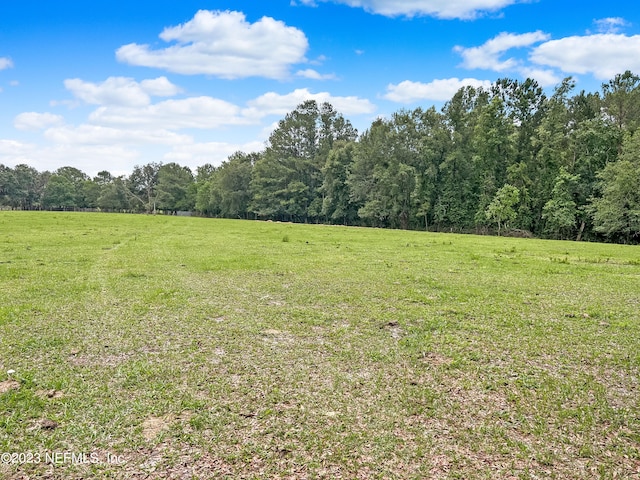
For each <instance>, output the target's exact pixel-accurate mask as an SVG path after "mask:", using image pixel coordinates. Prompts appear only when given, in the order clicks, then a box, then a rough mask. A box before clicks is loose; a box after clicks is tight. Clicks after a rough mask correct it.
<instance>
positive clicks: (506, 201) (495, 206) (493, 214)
mask: <svg viewBox="0 0 640 480" xmlns="http://www.w3.org/2000/svg"><path fill="white" fill-rule="evenodd" d="M519 201H520V191H519V190H518V189H517V188H516V187H514V186H513V185H509V184H506V185H504V186H503V187H502V188H500V190H498V191H497V192H496V195H495V197H493V200H492V201H491V203H490V204H489V206H488V207H487V210H486V213H485V215H486V216H487V220H490V221H492V222H493V223H497V224H498V235H500V230H501V227H502V226H506V225H508V224H509V222H511V221H513V220H515V218H516V211H515V210H514V209H513V207H514V206H515V205H516V204H517V203H518V202H519Z"/></svg>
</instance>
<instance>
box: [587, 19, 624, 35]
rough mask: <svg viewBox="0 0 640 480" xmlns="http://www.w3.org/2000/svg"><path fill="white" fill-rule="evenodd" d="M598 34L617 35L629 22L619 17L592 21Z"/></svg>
mask: <svg viewBox="0 0 640 480" xmlns="http://www.w3.org/2000/svg"><path fill="white" fill-rule="evenodd" d="M593 23H594V24H595V25H596V28H597V29H598V32H599V33H618V32H619V31H620V30H621V29H622V28H624V27H627V26H628V25H629V22H627V21H626V20H625V19H624V18H620V17H608V18H601V19H598V20H594V21H593Z"/></svg>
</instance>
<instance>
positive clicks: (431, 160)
mask: <svg viewBox="0 0 640 480" xmlns="http://www.w3.org/2000/svg"><path fill="white" fill-rule="evenodd" d="M574 90H575V82H574V81H573V79H571V78H567V79H565V80H564V81H563V82H562V83H561V84H560V85H558V86H557V87H556V88H555V90H554V91H553V93H552V94H551V96H548V95H546V94H545V93H544V90H543V89H542V88H541V87H540V86H539V85H538V84H537V83H536V81H535V80H531V79H527V80H525V81H517V80H512V79H501V80H498V81H497V82H496V83H495V84H493V85H492V87H491V88H490V89H487V90H485V89H481V88H472V87H465V88H463V89H461V90H459V91H458V92H457V93H456V94H455V95H454V96H453V98H452V99H451V100H450V101H448V102H447V103H446V104H445V105H444V107H443V108H442V110H440V111H438V110H436V109H435V108H433V107H432V108H429V109H427V110H424V109H422V108H417V109H415V110H401V111H398V112H397V113H395V114H393V115H392V116H391V117H390V118H385V119H377V120H375V121H374V122H373V123H372V125H371V126H370V128H369V129H368V130H366V131H365V132H363V133H362V134H361V135H359V134H358V132H357V131H356V130H355V129H354V128H353V126H352V125H351V123H350V122H349V121H348V120H347V119H345V118H344V117H343V116H342V115H341V114H340V113H339V112H336V111H335V110H334V109H333V107H332V106H331V105H330V104H327V103H325V104H322V105H318V104H317V103H316V102H315V101H307V102H305V103H303V104H301V105H299V106H298V107H297V108H296V109H295V110H294V111H292V112H290V113H289V114H287V115H286V117H285V118H284V119H282V120H280V122H279V124H278V126H277V128H276V129H275V130H274V131H273V133H272V134H271V136H270V138H269V140H268V142H267V144H266V146H265V149H264V150H263V151H262V152H259V153H251V154H246V153H242V152H238V153H235V154H234V155H232V156H230V157H229V158H228V159H227V161H225V162H224V163H223V164H222V165H220V166H219V167H214V166H212V165H203V166H201V167H198V168H197V169H196V171H195V172H192V171H191V170H190V169H189V168H187V167H182V166H180V165H178V164H176V163H168V164H161V163H150V164H147V165H142V166H136V167H135V168H134V170H133V172H132V173H131V174H130V175H129V176H119V177H114V176H113V175H111V174H110V173H109V172H108V171H106V170H105V171H101V172H100V173H98V175H97V176H96V177H95V178H93V179H91V178H89V177H88V176H87V175H86V174H84V173H83V172H82V171H80V170H78V169H76V168H73V167H62V168H60V169H58V170H56V171H55V172H38V171H36V170H35V169H33V168H31V167H29V166H27V165H17V166H16V167H14V168H9V167H6V166H4V165H0V205H1V206H4V207H5V208H17V209H71V210H72V209H83V208H90V209H99V210H102V211H130V212H147V213H151V212H156V211H163V212H176V211H183V210H185V211H195V212H198V213H199V214H201V215H206V216H216V217H230V218H256V219H271V220H281V221H293V222H318V223H332V224H344V225H363V226H375V227H388V228H403V229H428V230H446V231H457V232H477V233H489V232H490V233H494V232H495V233H498V234H504V233H509V234H520V235H535V236H540V237H548V238H562V239H576V240H580V239H588V240H607V241H616V242H625V243H637V242H638V241H640V134H636V130H637V129H638V126H640V77H638V76H636V75H634V74H632V73H631V72H626V73H624V74H620V75H617V76H616V77H615V78H614V79H612V80H610V81H609V82H607V83H604V84H603V85H602V89H601V91H600V92H594V93H586V92H585V91H581V92H580V93H577V94H576V93H574Z"/></svg>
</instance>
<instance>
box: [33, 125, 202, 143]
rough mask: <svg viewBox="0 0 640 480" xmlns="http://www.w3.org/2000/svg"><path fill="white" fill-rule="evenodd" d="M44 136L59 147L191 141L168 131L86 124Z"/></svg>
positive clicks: (50, 132) (47, 133)
mask: <svg viewBox="0 0 640 480" xmlns="http://www.w3.org/2000/svg"><path fill="white" fill-rule="evenodd" d="M44 136H45V138H46V139H47V140H50V141H51V142H53V143H54V144H59V145H122V144H131V145H145V144H149V143H151V144H155V145H176V144H180V143H185V142H190V141H191V137H190V136H188V135H179V134H177V133H175V132H170V131H168V130H134V129H119V128H110V127H103V126H99V125H87V124H84V125H80V126H78V127H70V126H63V127H55V128H50V129H48V130H47V131H45V134H44Z"/></svg>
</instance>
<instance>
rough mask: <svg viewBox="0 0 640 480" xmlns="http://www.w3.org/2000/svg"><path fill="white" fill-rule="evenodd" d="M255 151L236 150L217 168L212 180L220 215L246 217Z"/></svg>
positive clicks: (255, 157) (255, 156)
mask: <svg viewBox="0 0 640 480" xmlns="http://www.w3.org/2000/svg"><path fill="white" fill-rule="evenodd" d="M259 158H260V155H259V154H257V153H250V154H246V153H243V152H236V153H234V154H233V155H231V156H230V157H229V158H228V159H227V161H225V162H223V163H222V165H221V166H220V168H218V170H217V172H216V175H215V177H214V178H213V181H212V188H213V191H214V195H215V196H216V197H217V203H218V209H219V212H220V215H222V216H223V217H227V218H247V215H248V213H249V204H250V202H251V198H252V197H251V174H252V171H253V165H254V164H255V162H256V161H257V160H258V159H259Z"/></svg>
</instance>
